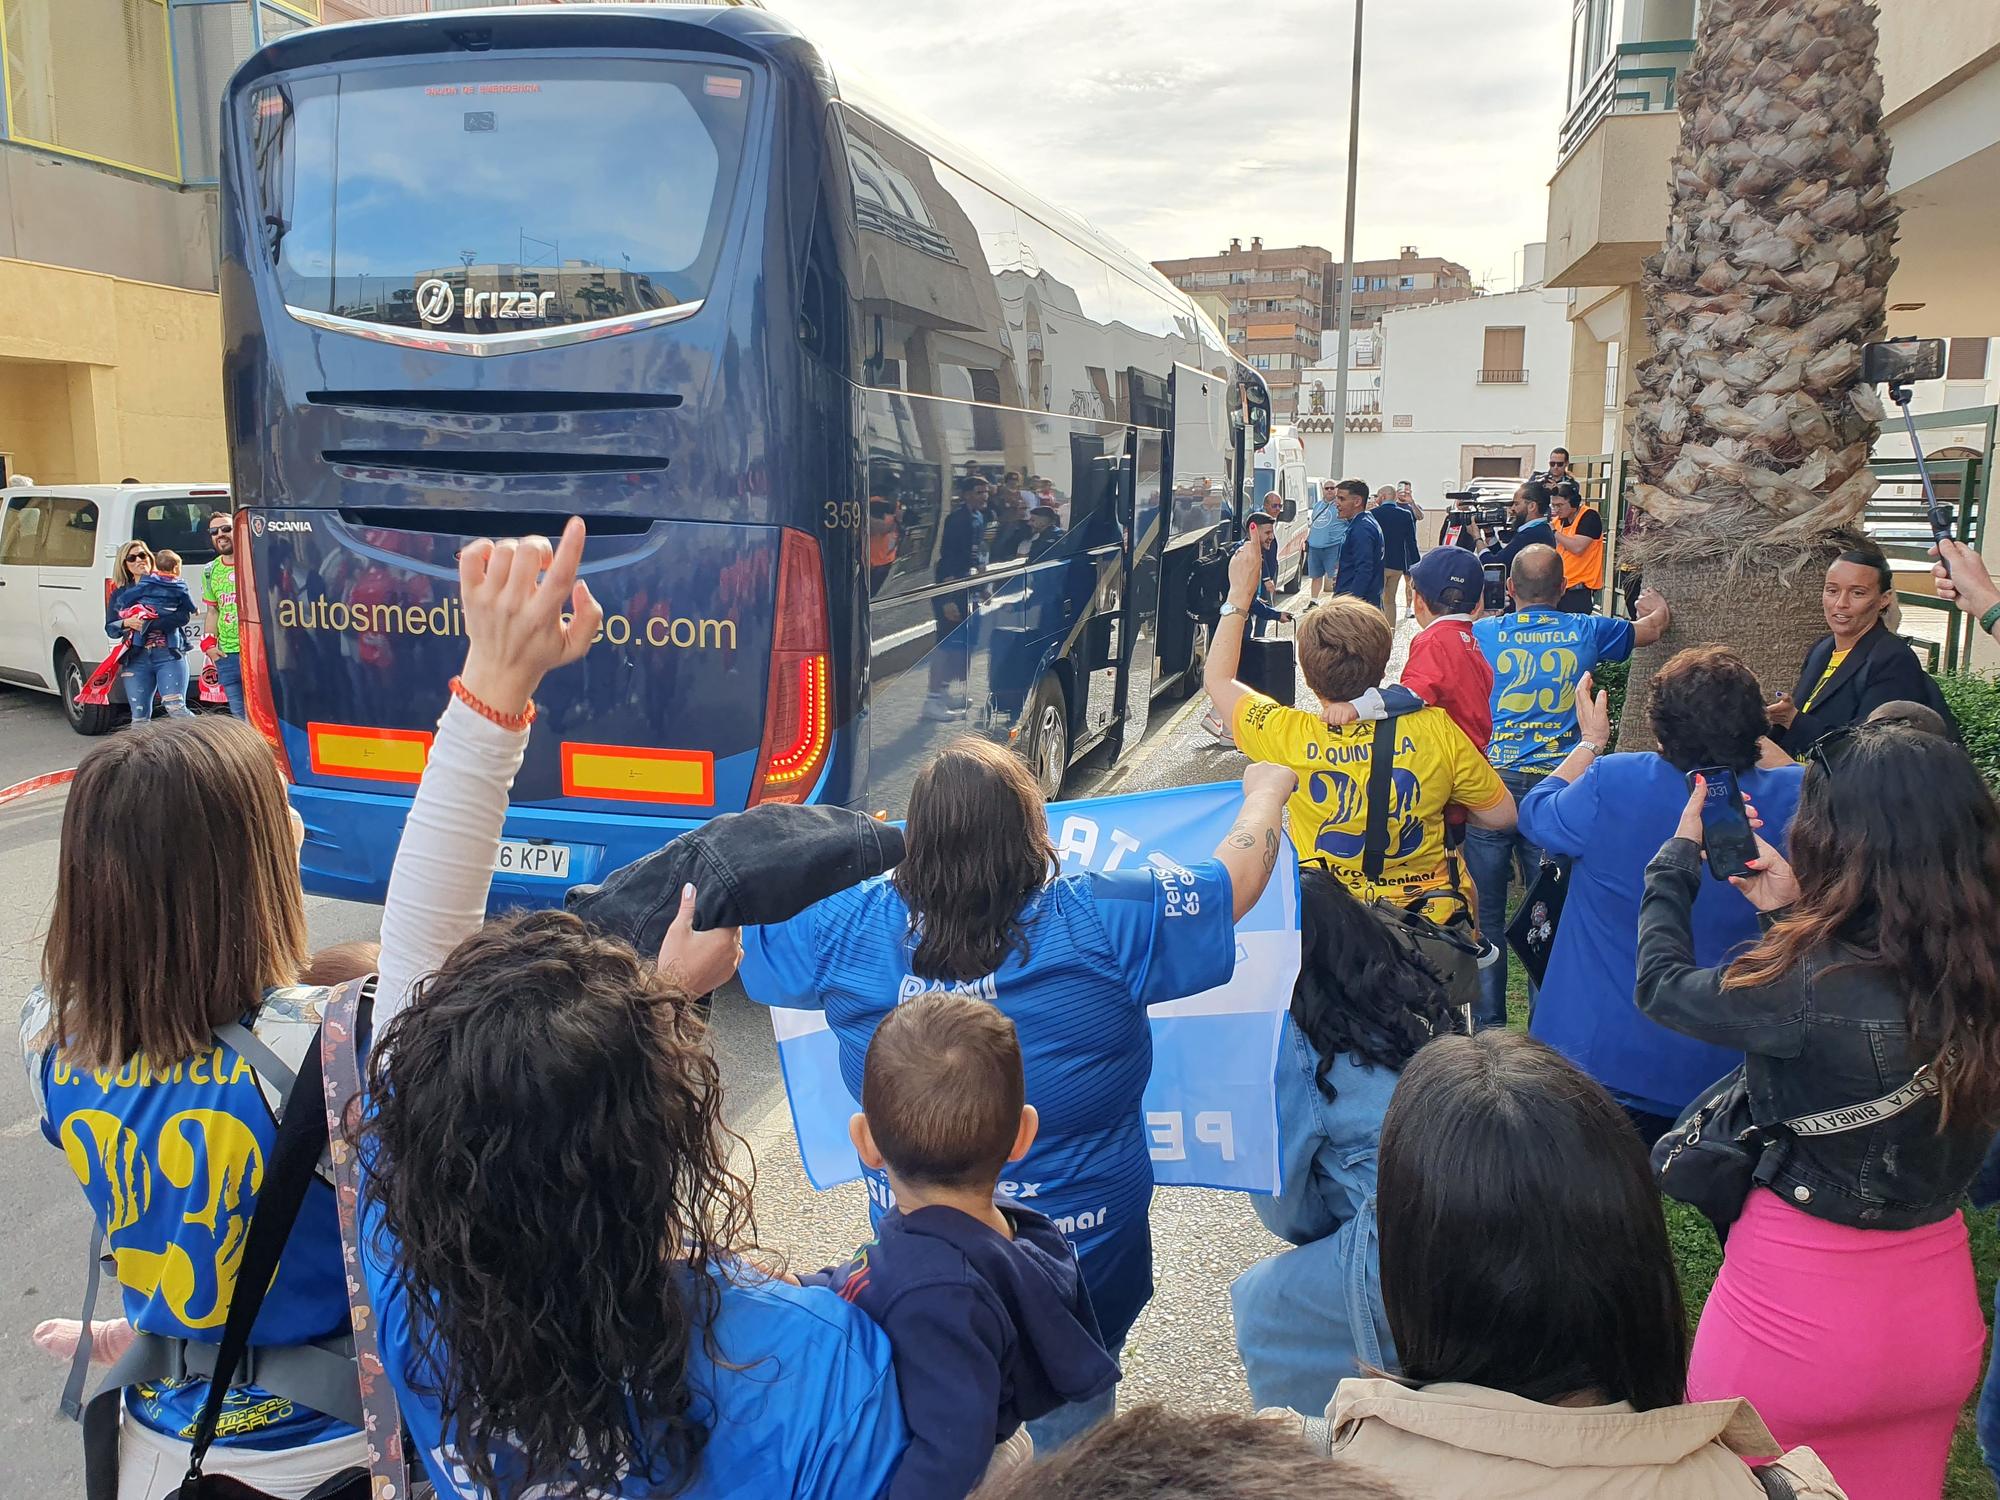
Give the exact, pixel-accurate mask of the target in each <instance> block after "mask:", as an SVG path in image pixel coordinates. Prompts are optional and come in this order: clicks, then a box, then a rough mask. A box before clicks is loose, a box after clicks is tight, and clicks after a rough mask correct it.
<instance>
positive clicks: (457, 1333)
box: [359, 520, 905, 1500]
mask: <svg viewBox="0 0 2000 1500" xmlns="http://www.w3.org/2000/svg"><path fill="white" fill-rule="evenodd" d="M583 540H584V530H583V524H582V522H580V521H574V520H573V521H571V522H570V523H569V526H568V528H567V529H566V530H565V531H564V533H563V537H562V541H561V545H560V547H559V548H558V549H554V550H553V551H552V549H551V548H550V547H549V544H548V543H547V542H546V541H545V540H543V539H541V538H529V539H527V540H525V541H522V542H519V543H516V542H501V543H499V544H497V545H496V544H494V543H492V542H489V541H476V542H474V543H472V544H471V545H470V546H468V547H467V548H466V549H465V551H464V552H463V553H462V554H461V557H460V563H459V576H460V584H461V588H462V592H463V600H464V608H465V620H466V633H467V635H468V637H469V638H470V645H469V648H468V650H467V653H466V662H465V670H464V672H463V673H462V675H461V676H460V677H459V678H457V679H455V680H454V682H453V683H452V700H451V701H450V702H449V703H448V704H447V706H446V708H445V711H444V716H443V718H442V719H440V720H439V723H438V735H437V739H436V741H435V743H434V745H433V746H432V750H431V755H430V760H429V763H428V765H427V766H426V768H425V771H424V779H423V784H422V785H421V787H420V788H419V789H418V792H417V796H416V799H415V801H414V802H413V804H412V805H411V809H410V817H409V821H408V824H407V827H406V829H405V831H404V835H403V841H402V844H401V847H400V848H399V850H398V852H397V856H396V864H395V869H394V872H393V874H392V876H391V878H390V884H389V893H388V901H387V903H386V906H385V909H384V912H383V921H382V974H381V980H380V982H379V986H378V994H379V997H380V998H379V1000H378V1003H377V1009H376V1014H375V1023H376V1025H375V1041H374V1045H373V1047H372V1049H371V1052H370V1055H369V1058H368V1075H367V1080H366V1085H365V1102H364V1110H363V1118H362V1125H361V1134H360V1142H359V1144H360V1155H361V1160H362V1164H363V1202H362V1248H363V1257H364V1268H365V1271H366V1274H367V1279H368V1284H369V1288H370V1291H371V1293H372V1295H373V1298H374V1301H375V1307H376V1311H377V1315H378V1318H379V1327H380V1336H381V1343H382V1350H383V1358H384V1362H385V1364H386V1365H387V1366H388V1372H389V1376H390V1380H391V1383H392V1384H393V1385H394V1387H395V1391H396V1395H397V1398H398V1401H399V1403H400V1404H401V1406H402V1409H403V1416H404V1420H405V1421H406V1422H407V1423H408V1424H409V1426H410V1429H411V1432H412V1434H413V1435H414V1437H415V1439H416V1443H417V1447H418V1449H419V1450H420V1451H421V1452H422V1454H423V1456H424V1459H425V1462H426V1465H427V1467H428V1469H429V1471H430V1477H431V1480H432V1482H433V1483H434V1484H435V1485H436V1487H437V1490H438V1492H439V1493H440V1494H441V1495H456V1496H462V1497H465V1500H474V1497H481V1500H483V1497H486V1496H507V1497H526V1496H530V1495H547V1496H558V1495H560V1496H592V1497H599V1496H639V1495H647V1496H655V1495H658V1496H698V1497H703V1500H716V1497H724V1496H728V1497H739V1496H740V1497H743V1500H750V1497H756V1500H766V1497H774V1496H794V1497H800V1500H806V1497H823V1500H848V1497H857V1496H872V1495H874V1494H876V1493H877V1492H878V1491H880V1490H881V1489H882V1487H883V1486H884V1484H885V1483H886V1482H887V1480H888V1478H889V1476H890V1474H891V1473H892V1472H893V1471H894V1469H895V1466H896V1463H897V1460H898V1459H899V1458H900V1457H901V1454H902V1450H903V1447H904V1443H905V1434H904V1428H903V1420H902V1413H901V1408H900V1405H899V1403H898V1400H897V1393H896V1386H895V1379H894V1374H893V1372H892V1369H891V1365H890V1359H889V1348H888V1344H887V1341H886V1340H885V1339H884V1338H883V1336H882V1335H881V1333H880V1332H879V1331H878V1330H877V1329H876V1328H875V1327H874V1326H873V1325H872V1324H871V1323H869V1321H868V1320H867V1318H866V1317H865V1316H864V1315H862V1314H861V1313H860V1312H859V1311H858V1310H857V1309H855V1308H853V1307H850V1306H849V1305H847V1304H846V1303H844V1302H842V1301H841V1300H840V1298H839V1297H837V1296H835V1295H834V1294H833V1293H831V1292H828V1291H823V1290H818V1289H802V1288H800V1287H798V1286H796V1285H792V1284H789V1283H787V1282H785V1281H782V1280H776V1279H773V1278H772V1277H771V1276H769V1275H768V1274H766V1273H764V1272H761V1271H758V1270H756V1269H754V1268H753V1267H751V1266H750V1265H748V1264H747V1263H746V1262H745V1261H744V1259H743V1258H742V1251H743V1250H744V1249H745V1248H746V1247H747V1246H748V1245H749V1243H750V1239H751V1234H752V1220H751V1210H750V1197H749V1193H750V1190H749V1186H748V1184H747V1183H746V1182H745V1181H744V1180H743V1179H742V1178H740V1177H738V1176H737V1175H736V1173H735V1172H734V1171H733V1170H732V1169H731V1167H730V1164H729V1151H730V1147H731V1145H732V1143H734V1142H735V1140H736V1138H735V1137H734V1136H733V1135H732V1134H731V1133H730V1132H729V1130H728V1129H727V1127H725V1126H724V1125H723V1123H722V1088H721V1079H720V1074H719V1071H718V1069H717V1067H716V1064H715V1060H714V1058H713V1057H712V1056H711V1054H710V1052H709V1050H708V1038H707V1032H706V1030H705V1027H704V1024H703V1021H702V1019H701V1016H700V1013H699V1010H698V1008H697V1006H696V1004H695V1002H694V1000H693V999H692V998H691V997H692V996H695V995H700V994H705V993H707V992H708V991H709V990H711V989H713V988H714V987H715V986H717V985H719V984H721V983H722V982H723V981H724V980H726V979H727V978H728V977H729V975H730V974H731V973H732V972H733V971H734V969H735V966H736V962H737V959H738V957H739V951H740V950H739V947H738V943H737V939H736V937H735V935H734V934H733V933H700V934H697V933H695V932H693V930H692V920H693V909H694V908H693V893H692V891H688V892H684V893H683V900H682V908H681V915H680V918H679V920H677V921H676V923H675V924H674V927H673V930H672V931H671V932H669V934H668V937H667V941H666V944H665V945H664V946H663V948H662V950H661V954H660V960H661V962H660V964H659V966H658V967H657V968H656V967H655V966H654V965H653V964H652V963H650V962H648V961H645V960H642V959H641V958H640V957H639V956H638V955H637V954H635V953H634V952H633V951H632V950H631V949H630V948H629V947H627V946H626V945H624V944H622V943H620V942H617V941H615V940H613V939H609V938H606V937H603V936H601V935H598V934H595V933H593V932H592V931H591V930H590V929H588V928H586V927H585V926H584V925H583V923H582V922H581V921H579V920H578V919H577V918H576V917H574V916H571V915H570V914H568V913H566V912H536V913H530V914H526V915H521V916H516V917H513V918H510V919H507V920H503V921H500V922H496V923H494V924H492V925H490V926H485V927H482V926H481V923H482V920H483V918H484V914H485V908H486V898H487V890H488V886H489V884H490V880H491V871H492V868H493V862H494V858H495V856H496V854H497V852H498V847H499V838H500V831H501V826H502V823H503V821H504V819H505V816H506V810H507V792H508V788H509V787H510V786H511V784H512V782H513V778H514V775H515V773H516V771H518V770H519V768H520V765H521V759H522V755H523V752H524V750H525V748H526V745H527V740H528V725H529V723H530V722H531V721H532V719H533V717H534V706H533V697H532V695H533V693H534V691H535V688H536V687H537V685H538V684H539V683H540V681H541V679H542V676H543V674H544V673H545V672H547V671H548V670H550V669H551V668H554V667H557V666H562V665H564V664H566V663H569V662H573V661H575V660H577V659H578V658H579V657H581V656H582V655H583V654H584V652H585V651H586V650H587V649H588V647H589V643H590V640H591V637H592V635H593V634H594V633H595V631H596V628H597V624H598V622H599V620H600V619H601V615H602V612H601V611H600V610H599V608H598V606H597V603H596V601H595V600H593V599H592V598H591V597H590V592H589V590H588V589H587V588H586V587H585V586H584V585H583V584H581V583H578V582H577V581H576V575H577V565H578V563H579V561H580V560H581V557H582V553H583ZM538 575H542V576H539V577H538ZM566 614H567V615H568V619H567V622H566V621H565V615H566Z"/></svg>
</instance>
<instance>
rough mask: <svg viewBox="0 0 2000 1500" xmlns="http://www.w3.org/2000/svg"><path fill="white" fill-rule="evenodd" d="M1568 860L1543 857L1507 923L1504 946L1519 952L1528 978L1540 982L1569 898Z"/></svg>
mask: <svg viewBox="0 0 2000 1500" xmlns="http://www.w3.org/2000/svg"><path fill="white" fill-rule="evenodd" d="M1569 871H1570V866H1569V861H1568V860H1566V859H1564V860H1558V859H1549V858H1547V857H1546V856H1545V857H1544V858H1543V860H1542V867H1541V870H1540V872H1539V873H1537V874H1536V876H1535V879H1534V883H1533V884H1532V885H1530V886H1529V887H1528V892H1527V894H1526V895H1524V896H1523V897H1522V898H1521V907H1520V910H1518V911H1516V912H1515V913H1514V920H1513V921H1511V922H1509V923H1508V924H1507V946H1508V947H1510V948H1512V949H1513V950H1514V952H1515V953H1516V954H1517V955H1519V957H1520V960H1521V967H1522V968H1523V969H1526V970H1527V971H1528V978H1529V979H1530V980H1532V981H1533V982H1534V983H1535V984H1537V985H1539V984H1540V983H1541V982H1542V980H1543V978H1544V977H1545V976H1546V975H1547V974H1548V971H1549V957H1550V955H1551V954H1553V953H1554V952H1555V951H1556V929H1557V928H1559V927H1560V926H1561V925H1562V914H1563V902H1564V901H1566V900H1567V899H1568V898H1569Z"/></svg>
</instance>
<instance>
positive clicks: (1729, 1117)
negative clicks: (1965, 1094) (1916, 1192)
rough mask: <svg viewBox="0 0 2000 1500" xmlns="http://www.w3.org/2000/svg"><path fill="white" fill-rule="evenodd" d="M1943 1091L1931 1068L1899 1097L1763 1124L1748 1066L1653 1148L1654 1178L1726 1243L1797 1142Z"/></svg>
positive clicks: (1870, 1120)
mask: <svg viewBox="0 0 2000 1500" xmlns="http://www.w3.org/2000/svg"><path fill="white" fill-rule="evenodd" d="M1937 1091H1938V1081H1937V1075H1936V1074H1935V1073H1933V1072H1932V1071H1931V1065H1930V1064H1929V1063H1925V1064H1924V1065H1923V1066H1922V1067H1921V1068H1919V1069H1917V1071H1916V1072H1915V1073H1914V1074H1913V1075H1912V1076H1911V1078H1910V1081H1909V1082H1908V1083H1906V1084H1904V1085H1903V1086H1902V1087H1901V1088H1899V1089H1897V1090H1895V1091H1894V1092H1893V1093H1888V1094H1884V1095H1883V1096H1882V1097H1881V1098H1879V1099H1870V1100H1869V1101H1868V1102H1867V1103H1865V1104H1850V1105H1847V1106H1846V1107H1844V1108H1841V1109H1829V1110H1822V1111H1821V1112H1820V1113H1818V1114H1812V1115H1799V1116H1797V1117H1795V1118H1793V1119H1790V1120H1781V1121H1780V1122H1779V1123H1777V1124H1776V1125H1759V1124H1758V1123H1757V1122H1756V1120H1755V1119H1753V1118H1752V1117H1751V1114H1750V1089H1749V1084H1748V1083H1747V1081H1746V1080H1745V1077H1744V1071H1743V1067H1742V1065H1741V1064H1739V1065H1738V1066H1737V1067H1736V1069H1735V1070H1734V1071H1733V1072H1731V1073H1730V1074H1729V1075H1728V1076H1727V1077H1725V1078H1723V1079H1721V1080H1719V1081H1718V1082H1717V1083H1716V1084H1715V1085H1714V1086H1713V1087H1711V1088H1710V1089H1708V1090H1707V1091H1706V1092H1705V1093H1704V1094H1703V1095H1702V1097H1701V1098H1699V1099H1697V1100H1695V1102H1694V1103H1693V1104H1690V1105H1689V1106H1688V1107H1687V1109H1686V1111H1685V1112H1684V1113H1683V1114H1682V1115H1681V1117H1680V1119H1679V1120H1677V1121H1675V1122H1674V1128H1673V1129H1672V1130H1670V1131H1669V1132H1667V1134H1665V1135H1663V1136H1661V1137H1660V1139H1659V1141H1658V1142H1657V1143H1656V1144H1655V1145H1654V1147H1653V1176H1654V1178H1655V1179H1656V1180H1657V1181H1658V1182H1659V1185H1660V1191H1661V1192H1662V1193H1664V1194H1666V1195H1667V1196H1668V1197H1669V1198H1673V1199H1675V1200H1677V1201H1679V1202H1681V1203H1685V1204H1687V1205H1688V1206H1689V1207H1690V1208H1695V1209H1699V1210H1700V1211H1701V1214H1702V1217H1704V1218H1705V1219H1707V1220H1708V1222H1709V1223H1711V1224H1713V1225H1714V1226H1715V1232H1716V1235H1717V1237H1718V1238H1725V1239H1726V1238H1727V1237H1728V1234H1729V1226H1730V1225H1732V1224H1734V1223H1735V1222H1736V1220H1737V1218H1738V1217H1739V1216H1740V1215H1741V1214H1742V1212H1743V1201H1744V1200H1745V1199H1746V1198H1748V1197H1749V1196H1750V1189H1751V1188H1753V1187H1769V1186H1770V1185H1771V1183H1772V1182H1773V1181H1775V1180H1776V1178H1777V1175H1778V1171H1779V1169H1780V1168H1781V1167H1783V1165H1784V1160H1785V1153H1786V1151H1787V1149H1788V1148H1789V1147H1790V1145H1791V1143H1792V1140H1793V1139H1794V1138H1795V1137H1798V1136H1802V1135H1807V1136H1820V1135H1840V1134H1842V1133H1844V1132H1846V1131H1849V1130H1859V1129H1861V1128H1862V1127H1863V1126H1865V1125H1874V1124H1877V1123H1879V1122H1880V1121H1883V1120H1888V1119H1893V1118H1894V1117H1895V1116H1897V1115H1900V1114H1901V1113H1902V1112H1903V1111H1904V1110H1906V1109H1909V1108H1911V1107H1912V1106H1913V1105H1916V1104H1920V1103H1922V1102H1923V1101H1924V1100H1925V1099H1928V1098H1930V1097H1931V1096H1932V1095H1934V1094H1936V1093H1937Z"/></svg>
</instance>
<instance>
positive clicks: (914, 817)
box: [892, 736, 1056, 981]
mask: <svg viewBox="0 0 2000 1500" xmlns="http://www.w3.org/2000/svg"><path fill="white" fill-rule="evenodd" d="M903 851H904V852H903V862H902V863H901V864H900V865H898V866H896V873H895V875H894V876H893V877H892V878H893V879H894V881H895V883H896V889H897V890H898V891H899V892H901V894H902V897H903V900H904V902H905V903H907V904H908V906H909V908H910V932H911V934H912V935H913V936H914V937H915V938H916V940H917V942H916V951H915V952H914V953H913V954H912V955H911V958H910V969H911V972H912V973H914V974H917V975H918V976H920V977H921V978H924V979H953V980H960V981H963V980H968V979H980V978H983V977H985V976H986V975H988V974H991V973H992V972H993V971H994V970H995V969H997V968H999V967H1000V965H1001V963H1002V962H1003V961H1004V960H1005V959H1006V957H1007V955H1008V954H1009V953H1014V952H1018V953H1020V954H1021V956H1022V957H1023V958H1025V957H1027V953H1028V937H1027V933H1026V932H1025V931H1023V930H1022V927H1021V908H1022V906H1023V905H1025V904H1026V902H1027V900H1028V898H1029V897H1030V896H1032V895H1033V894H1034V893H1035V892H1036V891H1039V890H1040V889H1041V888H1042V887H1043V886H1044V885H1046V884H1047V883H1048V879H1049V874H1050V872H1051V871H1052V870H1053V869H1054V867H1055V862H1056V846H1055V843H1054V842H1053V841H1052V840H1051V839H1050V838H1049V820H1048V814H1047V812H1046V811H1045V810H1044V809H1043V806H1042V793H1041V788H1039V787H1038V786H1036V785H1035V778H1034V776H1033V775H1032V774H1031V773H1030V772H1029V770H1028V768H1027V766H1026V765H1025V764H1023V763H1022V761H1021V760H1020V759H1019V758H1018V757H1017V756H1014V755H1011V754H1009V753H1008V752H1007V751H1005V750H1003V749H1001V748H1000V747H999V746H998V745H995V744H993V743H992V742H991V741H990V740H982V739H974V738H972V737H971V736H966V737H965V738H962V739H958V740H954V741H953V742H952V743H951V744H949V745H947V746H945V747H944V749H943V750H942V751H941V752H940V753H939V754H938V756H937V757H936V758H935V759H934V760H932V761H931V763H930V764H929V765H927V766H925V767H924V768H923V770H921V771H919V772H918V773H917V780H916V784H915V785H914V786H913V787H912V788H911V789H910V810H909V819H908V822H907V823H906V824H905V825H904V834H903Z"/></svg>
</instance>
